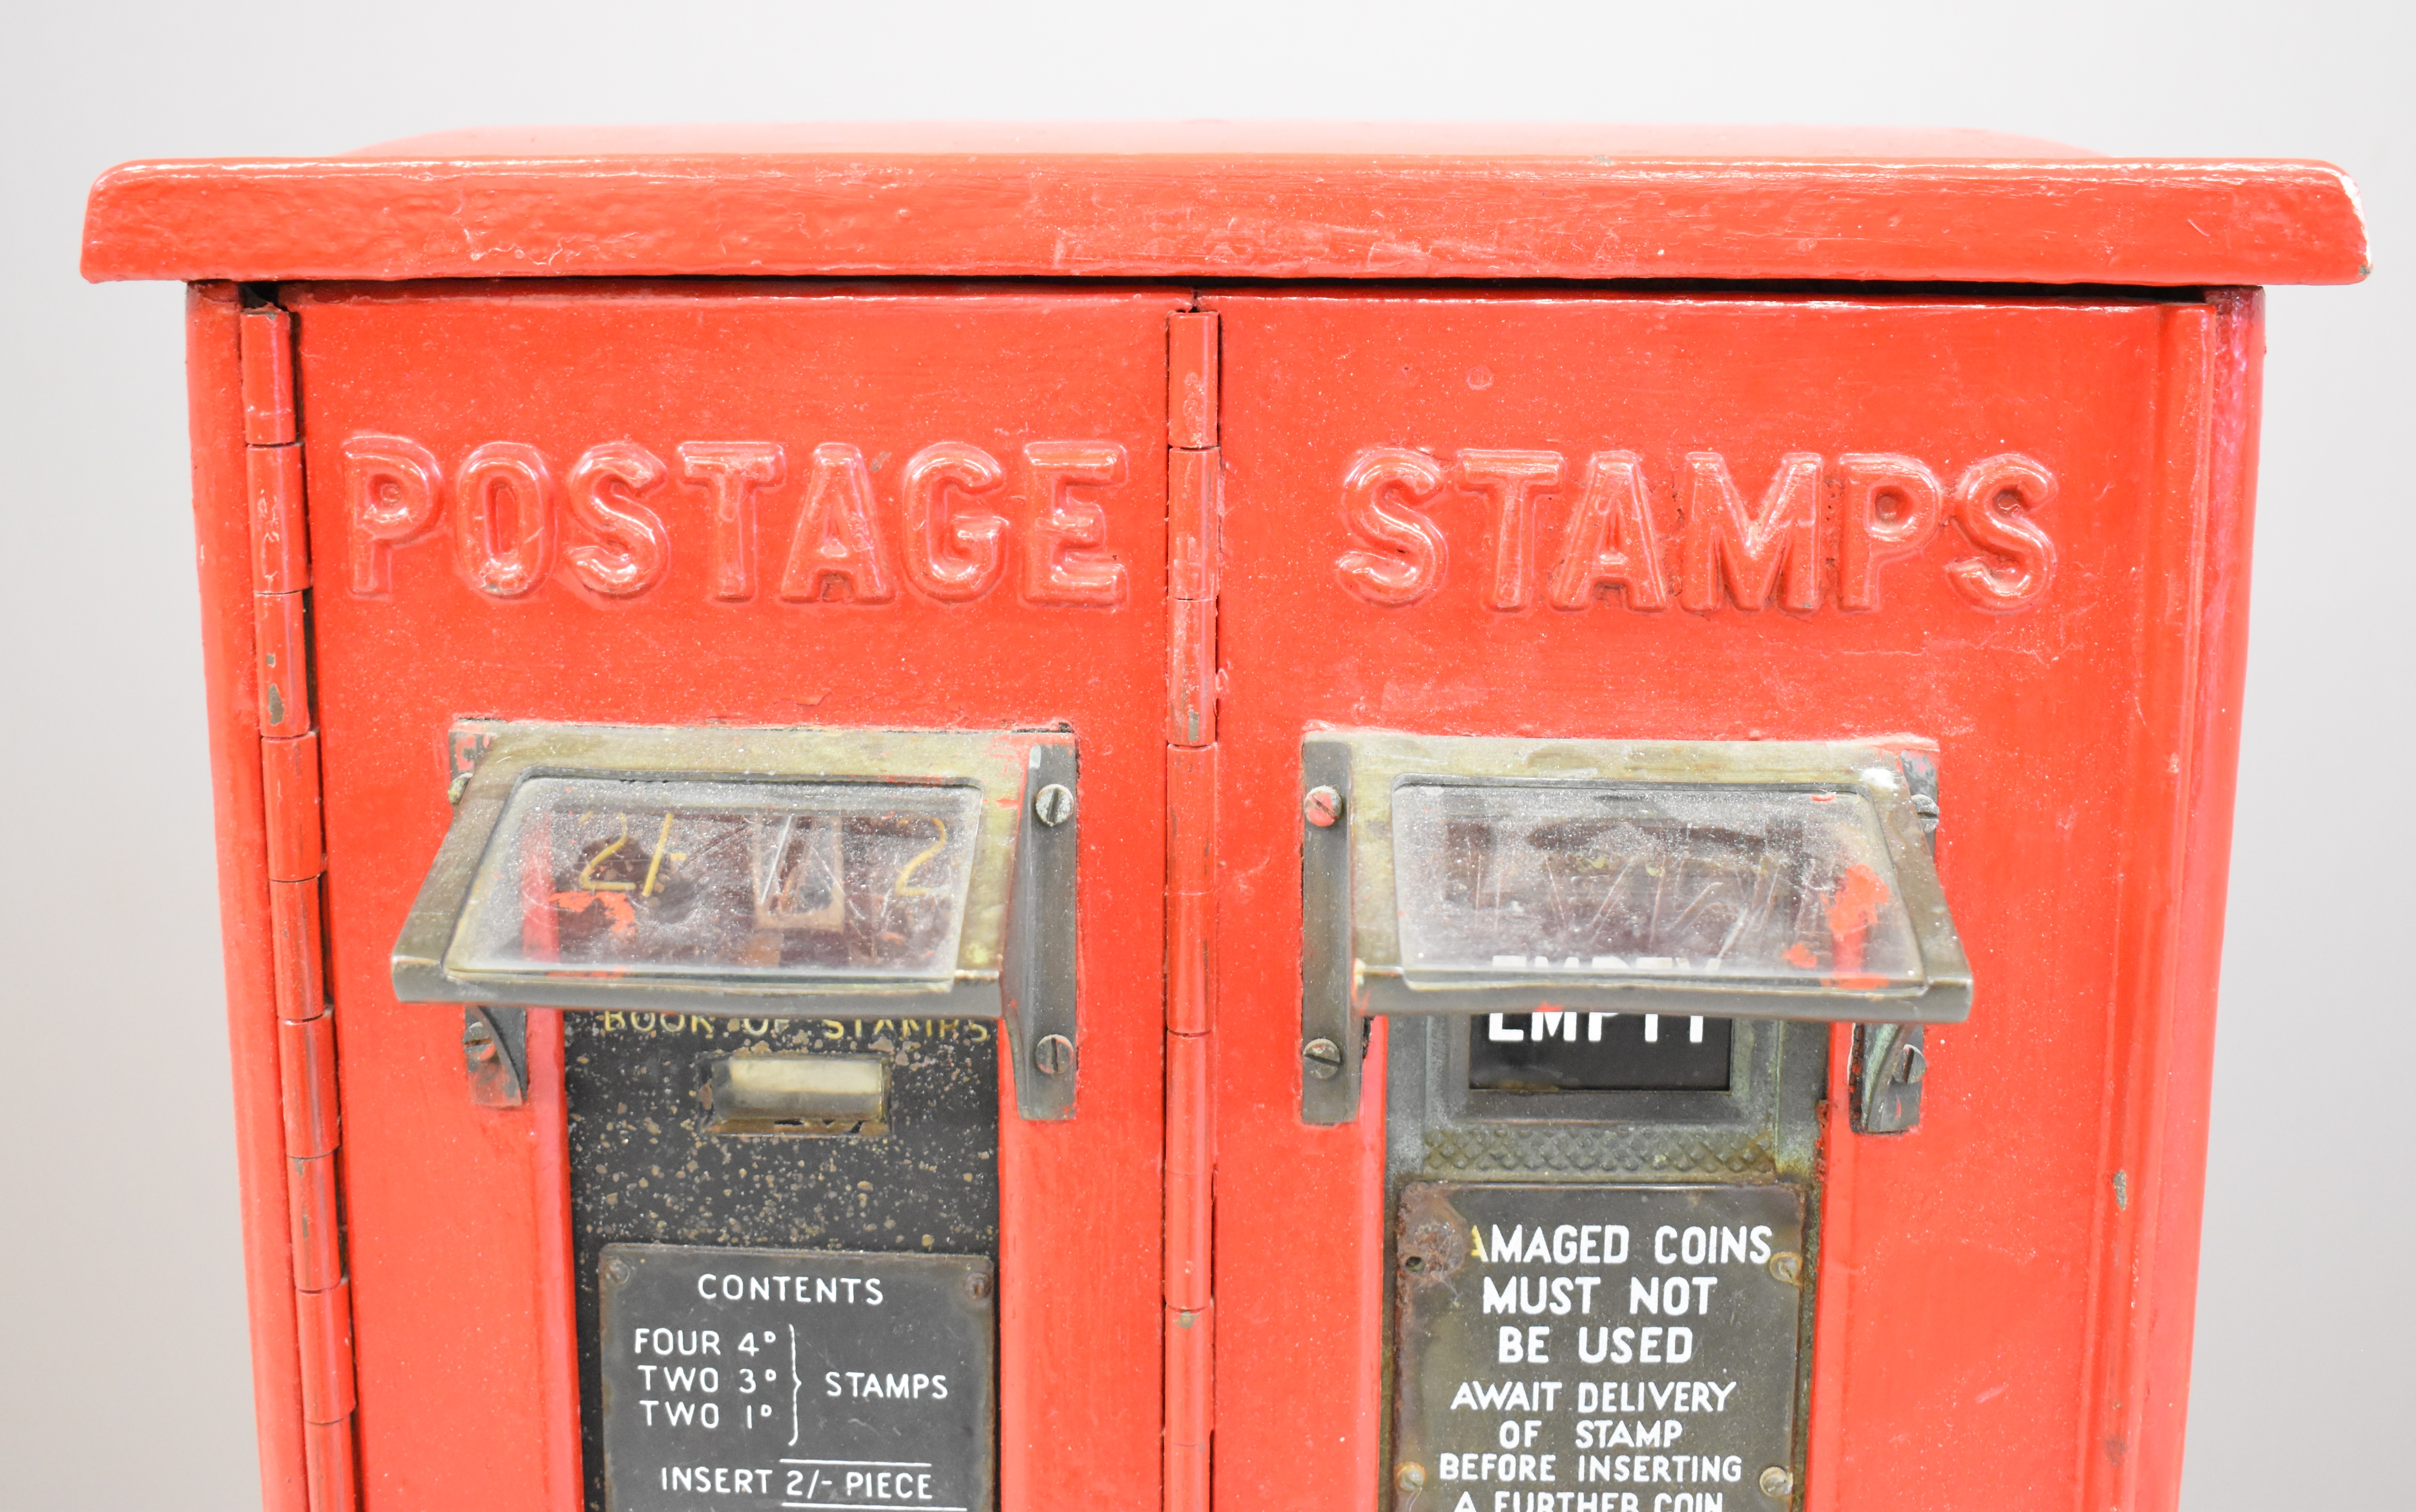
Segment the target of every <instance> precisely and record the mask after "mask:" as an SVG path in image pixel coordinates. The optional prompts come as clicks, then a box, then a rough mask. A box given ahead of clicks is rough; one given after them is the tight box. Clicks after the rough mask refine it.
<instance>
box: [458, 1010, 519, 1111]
mask: <svg viewBox="0 0 2416 1512" xmlns="http://www.w3.org/2000/svg"><path fill="white" fill-rule="evenodd" d="M461 1067H462V1069H463V1070H465V1071H467V1072H469V1073H470V1100H471V1101H472V1102H474V1103H476V1104H477V1105H478V1106H479V1107H481V1108H519V1107H521V1106H523V1105H525V1104H526V1103H527V1102H528V1009H526V1008H508V1007H505V1006H503V1005H492V1006H488V1007H476V1006H473V1007H467V1008H463V1009H462V1010H461Z"/></svg>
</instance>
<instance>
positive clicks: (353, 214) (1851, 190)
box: [83, 122, 2367, 285]
mask: <svg viewBox="0 0 2416 1512" xmlns="http://www.w3.org/2000/svg"><path fill="white" fill-rule="evenodd" d="M2366 271H2367V262H2366V240H2365V225H2364V220H2363V217H2362V215H2361V214H2360V211H2359V207H2358V202H2357V191H2356V189H2355V187H2354V186H2353V185H2351V184H2350V182H2349V181H2348V176H2347V175H2346V174H2342V173H2341V172H2340V170H2338V169H2336V168H2333V167H2332V166H2330V165H2329V164H2325V163H2318V162H2294V161H2245V160H2243V161H2234V160H2229V159H2137V158H2105V157H2097V156H2094V155H2091V154H2089V153H2085V152H2081V151H2079V150H2077V149H2075V148H2071V147H2065V146H2061V145H2058V144H2054V143H2048V142H2039V141H2034V140H2031V139H2029V138H2023V137H2006V136H1997V135H1992V134H1988V133H1985V132H1977V131H1919V132H1913V131H1895V130H1879V129H1827V128H1800V127H1790V128H1703V127H1626V126H1474V125H1470V126H1413V125H1344V124H1334V123H1299V122H1182V123H1153V124H1141V125H1129V124H1114V123H1092V124H1080V125H1077V124H1067V125H1038V126H1000V125H979V124H912V123H898V124H887V125H854V126H747V127H740V126H730V127H714V126H702V127H648V128H565V129H489V130H473V131H461V132H452V133H448V134H445V135H440V136H427V137H414V138H410V139H408V140H405V141H401V142H395V143H388V144H385V145H383V146H377V147H371V148H369V149H367V150H365V151H363V152H359V153H354V154H349V155H346V156H343V157H337V158H315V159H313V158H302V159H287V158H254V159H215V160H198V159H184V160H173V159H172V160H162V161H154V162H136V163H128V164H126V165H124V166H122V167H118V168H113V169H112V170H110V171H109V172H108V173H107V174H102V175H101V178H100V180H99V182H98V183H97V184H95V185H94V186H93V190H92V199H91V204H90V205H89V207H88V210H87V213H86V217H85V222H84V250H83V272H84V276H85V277H86V278H88V279H94V280H109V279H183V280H201V279H237V280H280V279H426V278H496V277H504V278H532V277H559V276H566V275H567V276H581V277H600V276H624V277H626V276H662V275H674V276H675V275H759V276H760V275H813V274H823V275H840V276H847V277H890V276H940V277H951V278H965V277H980V278H999V277H1074V276H1080V277H1089V278H1101V277H1105V278H1180V279H1213V278H1287V279H1637V278H1654V279H1663V278H1675V279H1843V280H1979V281H1988V282H2016V283H2118V284H2167V285H2186V284H2265V283H2348V282H2354V281H2355V280H2359V279H2361V278H2363V277H2364V276H2365V273H2366Z"/></svg>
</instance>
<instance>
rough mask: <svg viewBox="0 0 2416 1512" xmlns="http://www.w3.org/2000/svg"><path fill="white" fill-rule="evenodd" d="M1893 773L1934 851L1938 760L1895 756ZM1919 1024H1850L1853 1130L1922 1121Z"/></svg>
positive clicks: (1892, 1130) (1924, 754)
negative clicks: (1900, 780) (1896, 773)
mask: <svg viewBox="0 0 2416 1512" xmlns="http://www.w3.org/2000/svg"><path fill="white" fill-rule="evenodd" d="M1895 762H1896V769H1897V770H1899V771H1901V772H1902V773H1903V774H1904V780H1905V786H1906V787H1907V788H1908V789H1910V791H1911V793H1912V808H1913V812H1915V813H1916V814H1919V815H1920V816H1921V832H1922V835H1923V838H1925V839H1927V840H1928V841H1929V845H1930V849H1931V851H1932V852H1933V853H1934V852H1935V851H1936V850H1937V848H1938V822H1939V817H1940V814H1939V808H1938V757H1937V756H1936V754H1934V753H1933V752H1930V751H1925V750H1899V751H1897V752H1895ZM1923 1039H1924V1028H1923V1026H1922V1025H1920V1024H1917V1023H1914V1024H1897V1023H1864V1024H1856V1025H1855V1026H1854V1132H1855V1133H1857V1134H1903V1133H1906V1132H1908V1131H1910V1129H1912V1128H1914V1127H1915V1126H1918V1125H1919V1124H1920V1123H1921V1083H1922V1079H1923V1078H1924V1077H1925V1076H1926V1075H1927V1074H1928V1070H1929V1058H1928V1055H1927V1054H1926V1046H1925V1044H1924V1043H1923Z"/></svg>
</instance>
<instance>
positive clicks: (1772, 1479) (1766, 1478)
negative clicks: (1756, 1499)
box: [1761, 1465, 1795, 1496]
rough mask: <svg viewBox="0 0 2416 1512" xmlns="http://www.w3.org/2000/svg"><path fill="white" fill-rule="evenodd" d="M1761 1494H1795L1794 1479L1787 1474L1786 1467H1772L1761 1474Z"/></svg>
mask: <svg viewBox="0 0 2416 1512" xmlns="http://www.w3.org/2000/svg"><path fill="white" fill-rule="evenodd" d="M1761 1494H1762V1495H1764V1496H1792V1495H1794V1494H1795V1477H1794V1476H1793V1475H1791V1474H1788V1472H1787V1467H1786V1466H1784V1465H1773V1466H1771V1467H1770V1468H1769V1469H1768V1470H1765V1471H1763V1472H1762V1473H1761Z"/></svg>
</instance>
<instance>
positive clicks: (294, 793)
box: [237, 304, 360, 1512]
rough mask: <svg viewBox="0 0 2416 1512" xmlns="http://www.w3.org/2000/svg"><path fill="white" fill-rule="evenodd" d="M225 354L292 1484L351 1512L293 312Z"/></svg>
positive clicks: (258, 313) (352, 1477) (261, 316)
mask: <svg viewBox="0 0 2416 1512" xmlns="http://www.w3.org/2000/svg"><path fill="white" fill-rule="evenodd" d="M237 343H238V345H237V357H238V360H239V366H240V372H241V383H242V394H243V431H244V448H245V453H244V461H245V476H246V478H247V481H248V484H249V498H250V513H251V567H252V571H251V580H252V581H251V585H252V609H253V614H252V624H253V627H254V634H253V644H252V650H253V657H254V662H253V671H254V674H255V677H256V680H257V684H258V705H259V717H260V737H261V738H260V746H261V750H260V756H261V776H262V802H263V807H264V820H265V824H266V829H267V835H266V840H267V850H268V885H269V915H270V930H271V936H272V942H273V950H274V957H275V962H276V970H275V990H276V1000H277V1018H278V1048H279V1062H280V1069H281V1072H282V1078H281V1080H282V1087H283V1105H284V1115H285V1116H284V1125H285V1157H286V1182H287V1189H286V1196H287V1200H288V1207H287V1211H288V1213H289V1215H290V1220H291V1230H290V1236H291V1242H292V1251H291V1252H292V1258H293V1274H294V1322H295V1325H296V1333H297V1341H298V1345H299V1348H300V1351H301V1383H302V1422H303V1446H304V1457H305V1463H304V1474H305V1476H306V1480H307V1485H308V1495H309V1499H310V1507H311V1512H352V1509H353V1508H355V1506H357V1505H358V1504H359V1501H360V1494H359V1485H358V1479H357V1471H356V1468H355V1460H354V1450H353V1407H354V1389H353V1303H352V1286H351V1282H350V1280H349V1278H347V1276H346V1274H345V1266H344V1252H343V1226H342V1213H341V1206H340V1195H339V1185H338V1182H337V1169H336V1152H337V1149H338V1146H339V1144H340V1141H341V1138H342V1132H341V1131H342V1120H341V1115H340V1110H339V1107H338V1103H337V1090H336V1089H337V1082H336V1053H337V1045H336V1032H335V1031H336V1024H335V1017H334V1014H333V1011H332V1005H331V1004H330V1002H329V1000H328V996H327V988H326V982H327V973H326V957H325V948H326V946H325V936H324V933H323V925H322V912H323V911H322V904H321V889H322V886H323V883H324V878H325V843H324V836H325V830H324V827H323V824H322V821H321V815H320V802H319V799H320V776H319V732H318V725H317V720H316V718H315V701H314V697H313V689H312V687H311V682H310V659H311V658H310V547H309V532H308V528H307V514H306V510H305V501H304V496H303V479H302V445H301V430H300V427H299V425H298V424H297V416H296V415H295V411H294V320H293V316H291V315H290V314H288V313H287V312H286V311H285V310H280V309H279V308H278V307H277V306H275V305H268V304H263V305H255V306H253V307H251V308H250V309H248V310H245V311H244V312H243V315H242V319H241V323H240V325H239V326H238V335H237Z"/></svg>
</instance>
